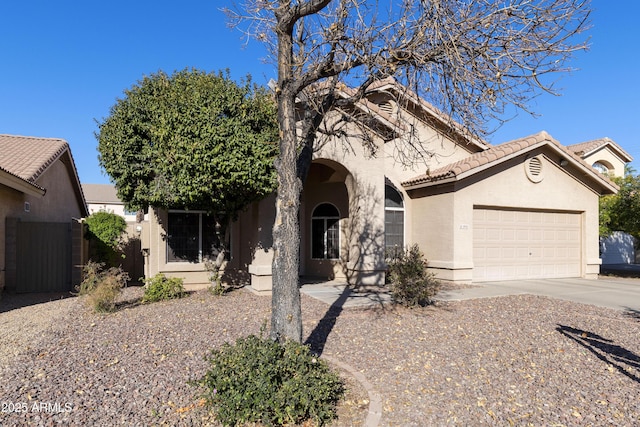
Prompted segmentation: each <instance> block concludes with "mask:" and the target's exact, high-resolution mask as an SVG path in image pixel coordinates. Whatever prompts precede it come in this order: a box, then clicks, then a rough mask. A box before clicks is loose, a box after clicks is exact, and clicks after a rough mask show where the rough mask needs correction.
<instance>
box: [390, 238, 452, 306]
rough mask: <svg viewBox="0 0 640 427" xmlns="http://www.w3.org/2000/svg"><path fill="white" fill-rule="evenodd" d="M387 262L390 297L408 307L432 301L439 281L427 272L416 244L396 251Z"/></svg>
mask: <svg viewBox="0 0 640 427" xmlns="http://www.w3.org/2000/svg"><path fill="white" fill-rule="evenodd" d="M388 263H389V281H390V288H391V289H390V290H391V297H392V298H393V300H394V301H395V302H397V303H399V304H402V305H406V306H408V307H414V306H417V305H419V306H425V305H428V304H431V303H432V302H433V297H434V296H435V295H436V294H437V293H438V291H439V290H440V282H439V281H438V280H437V279H436V278H435V276H434V275H433V274H431V273H428V272H427V261H426V260H425V259H424V256H423V255H422V252H420V249H419V248H418V245H415V244H414V245H412V246H411V247H410V248H408V249H406V250H404V251H399V252H396V253H395V254H394V255H393V256H392V257H391V258H390V259H389V261H388Z"/></svg>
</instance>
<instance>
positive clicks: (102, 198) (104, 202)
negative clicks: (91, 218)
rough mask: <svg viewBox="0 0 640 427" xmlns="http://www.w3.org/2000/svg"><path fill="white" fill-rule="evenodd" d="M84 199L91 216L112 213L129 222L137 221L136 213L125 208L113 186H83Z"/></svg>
mask: <svg viewBox="0 0 640 427" xmlns="http://www.w3.org/2000/svg"><path fill="white" fill-rule="evenodd" d="M82 190H83V192H84V198H85V200H86V201H87V208H88V209H89V215H91V214H92V213H95V212H110V213H114V214H116V215H120V216H121V217H123V218H124V219H125V220H126V221H127V222H135V221H136V212H132V211H129V210H127V209H126V208H125V206H124V202H123V201H122V200H120V199H119V198H118V194H117V191H116V187H115V186H114V185H112V184H82Z"/></svg>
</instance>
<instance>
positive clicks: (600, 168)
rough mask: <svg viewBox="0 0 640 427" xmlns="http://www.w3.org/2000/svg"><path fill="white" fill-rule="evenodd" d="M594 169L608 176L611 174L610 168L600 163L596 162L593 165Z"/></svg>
mask: <svg viewBox="0 0 640 427" xmlns="http://www.w3.org/2000/svg"><path fill="white" fill-rule="evenodd" d="M593 168H594V169H595V170H597V171H598V172H600V173H601V174H603V175H606V174H608V173H609V168H608V167H607V166H605V165H604V164H602V163H600V162H595V163H594V164H593Z"/></svg>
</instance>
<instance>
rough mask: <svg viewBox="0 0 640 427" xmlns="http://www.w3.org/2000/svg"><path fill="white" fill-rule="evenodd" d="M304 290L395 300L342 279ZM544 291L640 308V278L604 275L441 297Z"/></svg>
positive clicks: (335, 299)
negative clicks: (589, 278)
mask: <svg viewBox="0 0 640 427" xmlns="http://www.w3.org/2000/svg"><path fill="white" fill-rule="evenodd" d="M300 292H302V293H304V294H306V295H309V296H311V297H313V298H316V299H319V300H320V301H323V302H325V303H326V304H328V305H336V306H338V307H342V308H348V307H375V306H383V305H385V304H389V303H390V302H391V296H390V295H389V293H388V290H387V289H386V288H379V289H378V288H375V287H370V288H365V289H362V290H353V289H350V288H348V287H347V285H346V283H344V282H339V281H329V282H317V283H305V284H303V285H302V287H301V288H300ZM521 294H532V295H543V296H547V297H551V298H559V299H564V300H568V301H574V302H578V303H582V304H593V305H597V306H601V307H608V308H613V309H616V310H625V311H637V312H640V279H624V278H614V277H607V276H601V278H600V279H598V280H587V279H579V278H576V279H538V280H514V281H505V282H485V283H479V284H476V285H474V286H473V287H469V288H465V289H457V290H451V291H442V292H440V293H439V294H438V295H437V296H436V300H440V301H460V300H466V299H473V298H492V297H500V296H507V295H521Z"/></svg>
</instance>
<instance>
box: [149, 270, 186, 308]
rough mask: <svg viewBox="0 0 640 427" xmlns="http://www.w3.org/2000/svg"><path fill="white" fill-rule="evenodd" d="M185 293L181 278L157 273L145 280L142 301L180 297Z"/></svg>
mask: <svg viewBox="0 0 640 427" xmlns="http://www.w3.org/2000/svg"><path fill="white" fill-rule="evenodd" d="M185 295H186V291H185V289H184V284H183V280H182V279H181V278H179V277H166V276H165V275H164V274H162V273H158V274H156V275H155V276H153V277H152V278H150V279H147V280H146V281H145V286H144V295H143V296H142V302H156V301H162V300H168V299H175V298H182V297H183V296H185Z"/></svg>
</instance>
